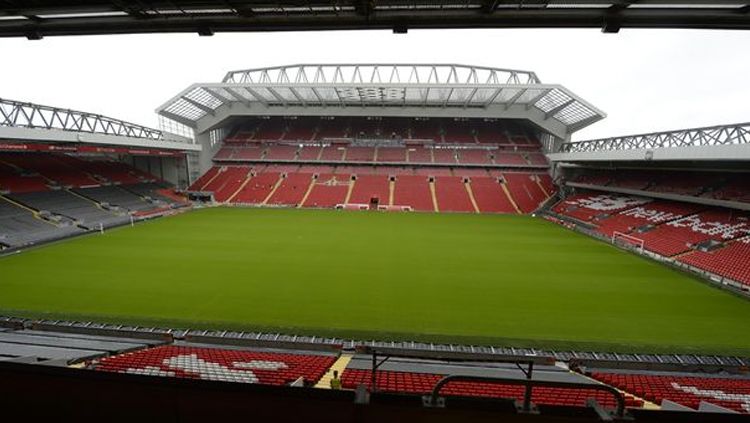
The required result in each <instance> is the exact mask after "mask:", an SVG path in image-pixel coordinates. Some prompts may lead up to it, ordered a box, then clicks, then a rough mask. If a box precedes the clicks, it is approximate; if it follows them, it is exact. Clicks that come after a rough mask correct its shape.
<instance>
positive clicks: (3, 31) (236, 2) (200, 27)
mask: <svg viewBox="0 0 750 423" xmlns="http://www.w3.org/2000/svg"><path fill="white" fill-rule="evenodd" d="M749 4H750V1H748V0H718V1H698V0H609V1H591V0H410V1H403V0H372V1H359V0H277V1H259V0H225V1H220V2H217V1H210V0H145V1H137V2H132V1H119V0H109V1H107V0H89V1H87V0H36V1H15V0H12V1H11V0H3V1H0V36H5V37H28V38H30V39H39V38H42V37H43V36H46V35H81V34H124V33H146V32H196V33H199V34H201V35H211V34H213V33H214V32H220V31H283V30H326V29H392V30H393V31H394V32H405V31H407V30H408V29H409V28H519V27H552V28H561V27H568V28H570V27H584V28H602V29H603V30H604V31H607V32H616V31H618V30H619V29H620V28H621V27H622V28H624V27H631V28H721V29H750V6H749Z"/></svg>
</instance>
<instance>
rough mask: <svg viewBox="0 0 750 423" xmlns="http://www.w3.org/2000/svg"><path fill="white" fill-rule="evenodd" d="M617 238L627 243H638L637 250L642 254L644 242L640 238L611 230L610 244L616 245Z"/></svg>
mask: <svg viewBox="0 0 750 423" xmlns="http://www.w3.org/2000/svg"><path fill="white" fill-rule="evenodd" d="M618 240H622V241H623V242H627V243H628V244H633V245H638V252H639V253H641V254H643V246H644V245H645V243H644V242H643V240H642V239H641V238H638V237H634V236H632V235H628V234H626V233H622V232H617V231H614V232H612V244H614V245H617V241H618Z"/></svg>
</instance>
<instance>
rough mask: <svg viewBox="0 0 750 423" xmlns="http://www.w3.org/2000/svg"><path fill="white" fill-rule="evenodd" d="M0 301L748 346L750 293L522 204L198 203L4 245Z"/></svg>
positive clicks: (682, 345)
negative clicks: (489, 211)
mask: <svg viewBox="0 0 750 423" xmlns="http://www.w3.org/2000/svg"><path fill="white" fill-rule="evenodd" d="M0 309H4V310H7V311H8V312H10V311H16V314H23V315H25V316H40V315H54V316H57V317H65V316H83V317H90V318H92V319H96V318H97V317H100V318H103V319H105V320H107V321H123V322H128V323H140V322H144V323H145V322H165V323H175V324H180V325H181V326H185V325H189V326H193V325H198V326H202V327H222V325H223V326H225V327H227V328H232V329H258V328H262V329H265V330H282V331H295V332H299V333H309V334H319V335H342V336H350V337H355V338H371V337H378V338H382V339H415V338H416V339H417V340H435V341H439V342H452V341H453V342H481V343H497V344H503V343H504V344H506V345H507V344H508V343H512V344H513V345H518V346H524V345H530V346H537V347H543V346H549V347H553V346H554V347H555V348H564V347H565V346H571V347H573V346H586V347H589V348H593V349H607V350H613V349H616V350H621V351H637V350H641V351H661V352H667V351H671V352H704V353H722V354H724V353H731V354H747V353H748V352H750V339H748V338H747V337H744V336H739V334H742V333H743V332H744V330H745V328H746V326H747V322H749V321H750V303H748V302H747V301H745V300H743V299H741V298H737V297H735V296H732V295H729V294H727V293H725V292H722V291H720V290H718V289H714V288H711V287H709V286H706V285H704V284H702V283H700V282H699V281H696V280H694V279H693V278H692V277H689V276H687V275H684V274H682V273H680V272H678V271H675V270H672V269H669V268H666V267H664V266H662V265H660V264H658V263H655V262H652V261H648V260H646V259H642V258H640V257H637V256H634V255H631V254H628V253H624V252H622V251H620V250H617V249H615V248H613V247H611V246H608V245H606V244H603V243H600V242H597V241H595V240H592V239H589V238H587V237H585V236H582V235H579V234H576V233H572V232H570V231H567V230H565V229H563V228H559V227H557V226H555V225H552V224H549V223H548V222H545V221H543V220H539V219H534V218H531V217H524V216H495V215H470V214H421V213H363V212H336V211H318V210H269V209H232V208H228V209H206V210H199V211H194V212H190V213H187V214H183V215H179V216H175V217H170V218H165V219H160V220H157V221H152V222H148V223H144V224H141V225H137V226H136V227H135V228H121V229H117V230H113V231H110V232H108V233H106V234H105V235H102V236H91V237H86V238H80V239H74V240H70V241H69V242H65V243H60V244H56V245H51V246H48V247H42V248H38V249H34V250H29V251H26V252H24V253H22V254H18V255H14V256H10V257H5V258H2V259H0ZM596 347H601V348H596Z"/></svg>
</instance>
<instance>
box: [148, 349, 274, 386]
mask: <svg viewBox="0 0 750 423" xmlns="http://www.w3.org/2000/svg"><path fill="white" fill-rule="evenodd" d="M163 363H164V365H165V366H167V367H169V368H172V369H176V370H182V371H184V372H187V373H194V374H198V375H199V376H200V378H201V379H206V380H220V381H225V382H243V383H257V382H258V377H257V376H256V375H255V373H253V372H252V371H250V370H249V369H265V370H279V369H285V368H286V367H287V365H286V363H282V362H279V361H264V360H252V361H249V362H241V361H240V362H234V363H232V365H233V366H235V367H238V368H241V369H243V370H235V369H230V368H229V367H226V366H223V365H221V364H219V363H214V362H212V361H206V360H203V359H202V358H199V357H198V355H197V354H187V355H176V356H174V357H170V358H167V359H164V362H163Z"/></svg>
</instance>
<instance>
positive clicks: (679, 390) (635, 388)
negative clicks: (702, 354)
mask: <svg viewBox="0 0 750 423" xmlns="http://www.w3.org/2000/svg"><path fill="white" fill-rule="evenodd" d="M592 377H594V378H595V379H597V380H599V381H601V382H604V383H607V384H609V385H612V386H615V387H617V388H618V389H621V390H624V391H626V392H629V393H632V394H634V395H637V396H639V397H642V398H644V399H646V400H648V401H652V402H655V403H657V404H661V402H662V401H664V400H670V401H673V402H676V403H679V404H682V405H684V406H687V407H691V408H694V409H697V408H698V406H699V404H700V402H701V401H707V402H710V403H713V404H716V405H720V406H722V407H726V408H729V409H732V410H735V411H737V412H740V413H750V379H731V378H721V377H702V376H701V377H697V376H696V377H692V376H671V375H650V374H618V373H594V374H592Z"/></svg>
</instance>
